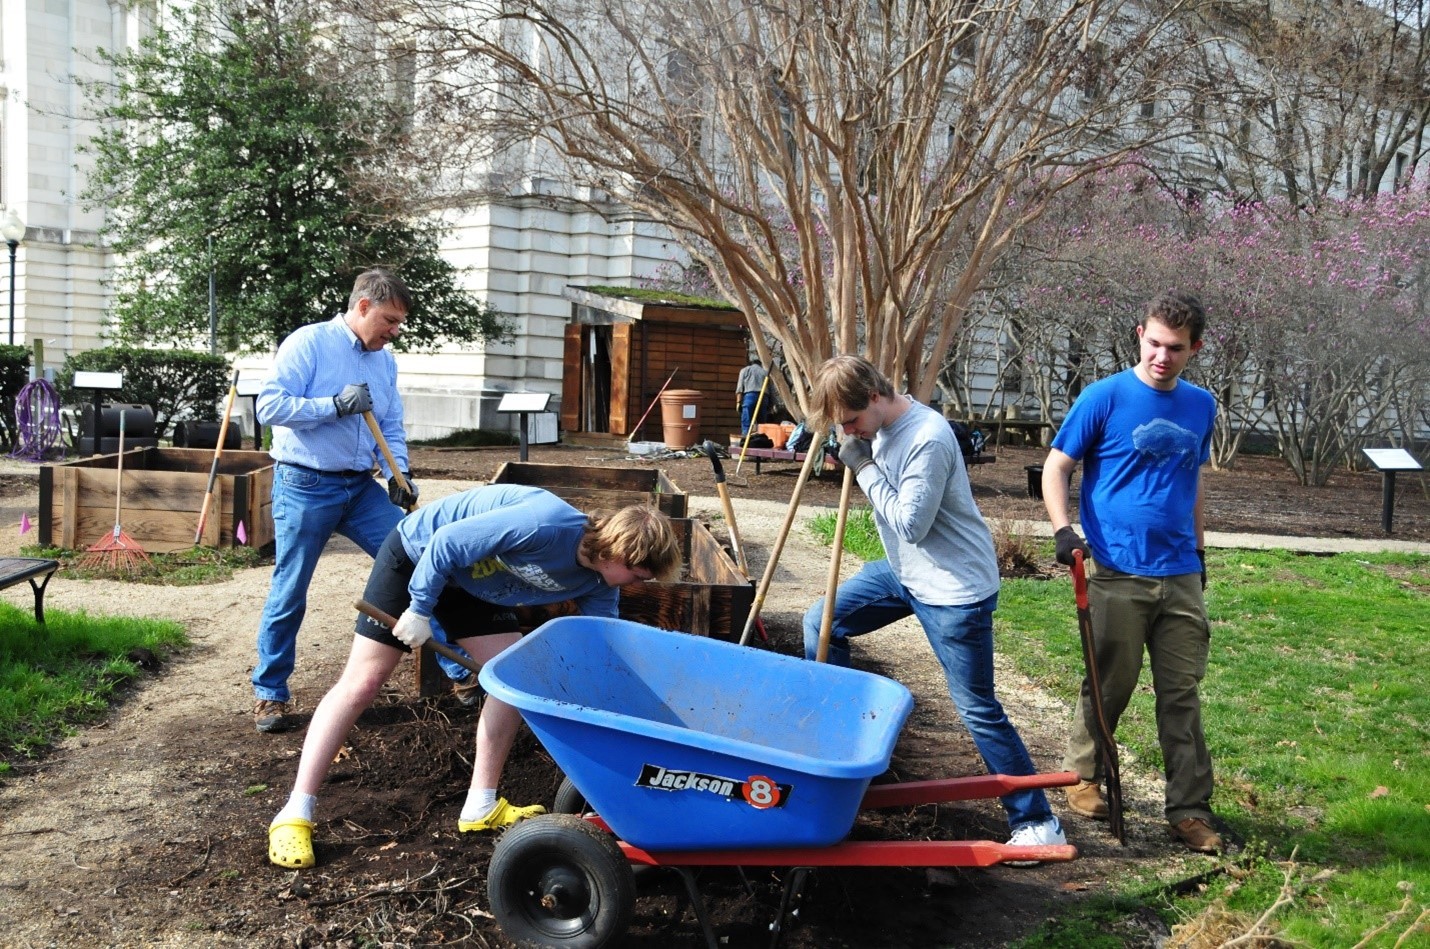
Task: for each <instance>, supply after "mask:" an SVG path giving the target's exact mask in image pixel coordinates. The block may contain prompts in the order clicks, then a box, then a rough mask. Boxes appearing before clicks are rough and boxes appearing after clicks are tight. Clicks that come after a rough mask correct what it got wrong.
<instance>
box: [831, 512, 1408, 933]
mask: <svg viewBox="0 0 1430 949" xmlns="http://www.w3.org/2000/svg"><path fill="white" fill-rule="evenodd" d="M816 530H817V531H822V532H824V534H825V536H826V538H828V536H830V535H831V534H832V518H826V519H825V521H824V522H823V523H822V524H817V525H816ZM864 552H865V553H866V554H867V553H869V550H868V549H867V548H866V549H865V551H864ZM1045 554H1046V552H1045ZM875 555H877V553H876V554H875ZM1208 571H1209V574H1210V586H1209V588H1208V591H1207V609H1208V613H1209V616H1210V619H1211V622H1212V651H1211V658H1210V663H1209V669H1208V672H1207V677H1206V680H1205V682H1204V683H1203V689H1202V698H1203V706H1204V708H1203V713H1204V723H1205V727H1206V732H1207V741H1208V744H1209V746H1210V749H1211V753H1212V758H1213V761H1214V764H1215V767H1216V773H1217V792H1216V797H1215V799H1214V801H1213V806H1214V808H1215V809H1216V812H1217V814H1218V815H1219V816H1220V817H1221V818H1222V819H1223V820H1225V822H1226V823H1227V825H1228V826H1229V827H1230V828H1231V829H1232V830H1233V832H1234V833H1235V835H1236V836H1237V837H1238V838H1240V839H1241V840H1242V841H1244V842H1245V846H1244V849H1243V850H1242V852H1241V854H1239V855H1238V854H1233V855H1231V856H1228V857H1225V858H1221V859H1220V860H1214V859H1211V858H1208V859H1207V861H1206V867H1204V868H1203V869H1205V868H1209V867H1214V866H1217V865H1219V864H1220V865H1222V866H1225V867H1230V866H1231V865H1232V864H1235V865H1236V867H1235V868H1236V872H1235V873H1229V874H1227V875H1226V876H1225V877H1224V878H1219V879H1224V880H1225V884H1226V885H1222V884H1221V883H1220V882H1219V883H1218V884H1216V885H1212V886H1209V887H1207V889H1206V891H1205V892H1204V893H1202V894H1199V895H1194V896H1191V897H1178V898H1175V899H1174V898H1173V897H1171V896H1169V895H1168V894H1169V893H1170V892H1171V889H1170V888H1169V886H1168V884H1169V883H1170V882H1172V881H1168V880H1159V879H1153V878H1148V879H1143V880H1129V881H1122V882H1120V883H1117V884H1115V885H1116V886H1117V893H1116V895H1115V898H1113V899H1111V900H1100V901H1097V902H1096V903H1095V904H1091V903H1090V904H1089V905H1088V906H1087V907H1086V908H1085V910H1084V912H1083V914H1081V915H1080V914H1079V913H1076V912H1075V913H1073V914H1071V915H1065V916H1064V917H1062V918H1060V919H1059V920H1058V921H1057V922H1056V923H1052V924H1049V926H1048V928H1047V930H1046V931H1045V932H1043V933H1040V934H1039V935H1038V936H1037V937H1036V938H1034V939H1032V940H1030V941H1029V942H1028V945H1029V946H1035V945H1036V946H1069V947H1071V946H1084V945H1089V944H1092V943H1090V942H1089V939H1090V934H1095V933H1102V934H1103V935H1108V936H1110V935H1111V934H1113V933H1114V932H1115V931H1116V926H1117V920H1118V919H1119V918H1121V917H1124V916H1126V915H1129V914H1131V913H1133V912H1135V911H1136V910H1137V909H1138V908H1139V907H1151V908H1152V909H1154V910H1156V911H1158V912H1160V913H1162V914H1164V916H1165V917H1166V918H1167V919H1168V921H1169V922H1175V921H1177V920H1180V919H1183V918H1186V917H1189V916H1196V915H1198V914H1200V913H1203V912H1204V911H1207V910H1208V908H1209V907H1210V908H1213V909H1215V910H1220V909H1222V908H1224V909H1225V910H1226V911H1228V912H1236V913H1242V914H1245V915H1246V916H1247V917H1248V918H1250V919H1255V918H1256V917H1257V916H1259V915H1260V914H1261V913H1262V912H1263V911H1264V910H1265V909H1267V908H1268V907H1270V906H1271V905H1272V903H1274V902H1275V901H1276V899H1277V896H1278V893H1280V892H1282V890H1283V884H1285V885H1286V892H1287V893H1288V894H1289V895H1290V897H1291V900H1290V902H1289V904H1288V905H1285V906H1283V907H1281V908H1280V909H1278V911H1277V912H1276V914H1275V915H1274V917H1273V921H1274V922H1273V924H1274V925H1275V926H1277V927H1278V928H1279V933H1278V935H1279V936H1280V937H1281V938H1283V939H1287V940H1294V941H1295V942H1296V943H1297V944H1301V945H1306V946H1323V947H1328V949H1329V947H1345V946H1352V945H1356V944H1357V943H1358V942H1359V941H1360V940H1361V938H1362V937H1363V936H1364V935H1365V934H1367V933H1369V932H1370V931H1371V930H1373V929H1376V928H1377V927H1380V926H1382V924H1385V923H1387V922H1389V925H1387V926H1385V928H1384V931H1382V932H1381V933H1379V934H1376V935H1374V936H1372V938H1371V939H1370V940H1369V941H1368V942H1366V943H1365V946H1367V947H1375V946H1384V947H1392V946H1397V945H1399V946H1401V947H1408V946H1412V945H1414V946H1427V945H1430V687H1428V686H1427V679H1430V635H1427V630H1430V557H1425V556H1414V555H1403V554H1374V555H1367V554H1338V555H1336V556H1332V557H1324V556H1298V555H1296V554H1292V553H1289V552H1287V551H1247V550H1212V551H1210V552H1209V553H1208ZM997 637H998V649H999V650H1000V652H1002V653H1003V654H1004V655H1006V656H1009V657H1011V658H1012V659H1013V661H1014V662H1015V664H1016V665H1017V666H1018V667H1019V669H1020V670H1021V671H1023V672H1024V673H1025V674H1027V675H1029V676H1030V677H1032V678H1033V679H1035V680H1036V681H1037V682H1038V683H1039V684H1040V685H1042V686H1043V687H1044V688H1046V689H1048V690H1049V691H1050V692H1052V693H1054V694H1056V695H1058V696H1061V697H1062V698H1063V699H1064V700H1066V701H1067V702H1068V703H1069V707H1071V702H1072V698H1073V695H1074V693H1075V691H1076V689H1077V687H1078V684H1079V682H1080V680H1081V675H1082V655H1081V651H1080V646H1079V643H1078V637H1077V620H1076V614H1075V612H1074V606H1073V600H1072V586H1071V583H1070V582H1069V580H1068V579H1067V577H1066V576H1065V575H1060V576H1057V577H1056V578H1054V579H1052V580H1005V581H1004V583H1003V588H1002V594H1001V596H1000V598H999V609H998V613H997ZM1144 679H1145V681H1147V682H1148V683H1149V685H1150V678H1146V674H1145V673H1144ZM1117 737H1118V741H1119V743H1120V744H1121V745H1123V746H1124V747H1125V748H1126V749H1128V751H1130V752H1131V753H1132V754H1133V755H1135V756H1136V758H1137V760H1138V761H1139V765H1140V766H1142V767H1145V768H1146V769H1148V770H1149V771H1152V772H1155V773H1157V774H1160V772H1161V753H1160V751H1159V749H1158V746H1157V741H1156V730H1155V722H1154V719H1153V696H1152V694H1151V689H1150V687H1149V688H1147V689H1145V690H1139V693H1138V694H1137V695H1136V696H1135V697H1134V699H1133V702H1132V705H1131V706H1130V707H1129V709H1128V711H1127V714H1126V715H1125V716H1124V717H1123V720H1122V723H1121V724H1120V725H1119V727H1118V734H1117ZM1293 852H1294V853H1295V861H1296V865H1295V867H1294V868H1292V869H1291V870H1290V874H1291V875H1290V879H1289V882H1288V881H1287V880H1285V879H1284V875H1285V872H1286V871H1287V869H1288V866H1287V861H1288V859H1289V858H1290V857H1291V855H1292V853H1293ZM1247 871H1249V872H1247ZM1417 917H1418V918H1419V919H1420V927H1419V928H1418V929H1417V930H1416V932H1414V933H1413V934H1411V935H1409V936H1408V937H1407V938H1405V939H1404V941H1402V942H1399V943H1397V940H1398V939H1400V938H1401V936H1402V935H1403V934H1405V933H1407V931H1408V930H1410V929H1411V928H1412V927H1414V925H1415V923H1416V920H1417ZM1109 944H1116V943H1115V942H1112V943H1109Z"/></svg>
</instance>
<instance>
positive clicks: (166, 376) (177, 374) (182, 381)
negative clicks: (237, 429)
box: [12, 346, 231, 437]
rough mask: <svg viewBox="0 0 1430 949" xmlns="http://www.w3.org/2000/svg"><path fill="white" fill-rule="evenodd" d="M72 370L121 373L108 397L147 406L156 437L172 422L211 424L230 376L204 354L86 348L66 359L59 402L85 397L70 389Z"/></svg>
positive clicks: (218, 360)
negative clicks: (151, 412)
mask: <svg viewBox="0 0 1430 949" xmlns="http://www.w3.org/2000/svg"><path fill="white" fill-rule="evenodd" d="M76 371H81V372H119V373H123V375H124V387H123V388H122V389H120V390H119V391H118V392H116V393H110V394H109V396H108V397H109V398H110V399H112V400H113V401H115V402H131V403H137V404H142V405H147V406H149V407H150V408H152V409H153V410H154V425H155V429H154V430H155V432H156V433H157V434H158V435H159V436H161V437H162V436H164V435H166V434H167V433H168V430H169V427H170V426H171V425H172V424H173V423H174V422H177V421H182V420H185V419H197V420H200V421H208V422H212V421H215V420H217V419H218V407H219V404H220V403H221V401H222V399H223V396H224V395H225V393H227V391H228V383H229V378H230V374H231V373H230V369H229V366H228V360H227V359H225V358H224V357H222V356H214V355H210V354H209V353H201V352H194V351H192V350H185V349H140V348H138V347H135V346H107V347H105V348H104V349H91V350H88V351H86V352H82V353H75V354H74V355H72V356H69V357H67V358H66V359H65V364H64V366H63V367H62V368H61V369H60V371H59V373H58V374H57V375H56V377H55V388H56V389H58V390H59V393H60V401H62V402H63V403H64V404H66V405H75V404H79V403H81V402H84V401H86V400H87V399H88V398H89V393H87V392H82V391H77V390H76V389H75V388H74V374H75V372H76ZM12 401H13V400H12Z"/></svg>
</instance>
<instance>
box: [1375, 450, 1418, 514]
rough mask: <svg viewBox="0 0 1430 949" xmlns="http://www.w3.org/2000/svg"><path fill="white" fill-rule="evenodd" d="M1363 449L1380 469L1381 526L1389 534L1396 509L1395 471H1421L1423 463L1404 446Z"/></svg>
mask: <svg viewBox="0 0 1430 949" xmlns="http://www.w3.org/2000/svg"><path fill="white" fill-rule="evenodd" d="M1361 451H1363V452H1365V456H1366V457H1367V458H1369V459H1370V463H1371V464H1373V465H1375V467H1376V469H1377V470H1379V471H1380V477H1381V494H1380V498H1381V500H1380V528H1381V530H1383V531H1385V532H1386V533H1387V534H1389V533H1390V523H1391V515H1392V513H1393V512H1394V510H1395V473H1396V472H1397V471H1419V470H1420V469H1421V464H1420V462H1418V461H1416V460H1415V456H1414V455H1412V454H1410V452H1408V451H1406V450H1405V449H1404V448H1362V449H1361Z"/></svg>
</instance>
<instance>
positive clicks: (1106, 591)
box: [1063, 564, 1212, 824]
mask: <svg viewBox="0 0 1430 949" xmlns="http://www.w3.org/2000/svg"><path fill="white" fill-rule="evenodd" d="M1087 587H1088V604H1089V607H1090V608H1091V610H1092V629H1093V650H1094V655H1095V658H1096V662H1097V669H1098V678H1099V682H1100V684H1101V686H1102V704H1103V712H1104V714H1106V716H1107V721H1108V724H1109V725H1110V726H1111V727H1112V730H1113V733H1114V734H1116V731H1117V722H1118V720H1119V719H1120V718H1121V717H1122V713H1123V712H1124V711H1125V710H1126V709H1127V703H1128V702H1129V701H1130V700H1131V698H1132V693H1133V691H1134V690H1135V689H1136V688H1137V679H1138V677H1139V676H1140V675H1141V673H1142V651H1143V649H1144V648H1145V649H1146V651H1147V656H1148V659H1149V660H1150V665H1151V667H1152V689H1153V691H1154V692H1155V693H1156V696H1157V740H1158V741H1159V742H1160V743H1161V746H1162V758H1163V761H1164V763H1165V768H1166V776H1167V791H1166V810H1165V813H1166V815H1167V820H1168V821H1170V822H1172V823H1174V824H1176V823H1179V822H1181V821H1183V820H1186V819H1187V818H1188V817H1203V818H1207V819H1210V818H1211V816H1212V815H1211V796H1212V762H1211V756H1210V755H1209V754H1207V743H1206V736H1205V735H1204V734H1203V732H1202V704H1201V697H1200V695H1199V694H1198V692H1197V686H1198V684H1199V683H1200V682H1201V681H1202V677H1203V676H1205V675H1206V672H1207V651H1208V648H1209V646H1210V644H1211V628H1210V626H1209V625H1208V624H1207V613H1206V605H1205V602H1204V601H1203V599H1202V588H1201V577H1200V575H1198V574H1195V573H1189V574H1184V575H1181V576H1175V577H1140V576H1135V575H1133V574H1129V573H1121V572H1119V571H1117V570H1113V569H1111V568H1109V567H1103V566H1099V565H1097V564H1092V565H1091V566H1090V568H1089V570H1088V584H1087ZM1096 734H1097V724H1096V721H1095V719H1094V717H1093V713H1092V697H1091V687H1090V686H1089V685H1088V682H1087V680H1086V679H1084V680H1083V683H1082V692H1081V695H1080V696H1079V699H1078V705H1077V710H1076V711H1075V713H1074V715H1073V726H1072V734H1071V735H1070V736H1069V738H1068V747H1067V753H1066V754H1065V755H1064V757H1063V768H1064V770H1067V771H1076V772H1077V773H1078V775H1079V776H1080V777H1082V778H1083V779H1084V780H1089V781H1093V780H1099V779H1100V778H1101V777H1102V772H1103V769H1102V762H1101V761H1099V760H1098V755H1097V739H1096Z"/></svg>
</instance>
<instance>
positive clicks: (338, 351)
mask: <svg viewBox="0 0 1430 949" xmlns="http://www.w3.org/2000/svg"><path fill="white" fill-rule="evenodd" d="M362 382H366V383H367V385H368V391H369V392H371V393H372V413H373V415H374V416H375V417H376V418H377V422H378V427H379V428H381V429H382V435H383V438H385V439H386V440H387V446H388V448H389V449H391V451H392V456H393V458H395V459H396V460H397V463H398V465H399V466H401V468H402V470H403V471H407V470H408V465H407V434H406V432H404V431H403V428H402V399H401V398H400V397H399V396H398V394H397V360H396V359H394V358H393V355H392V353H391V352H389V351H388V350H387V348H386V347H383V348H382V349H380V350H378V351H376V352H369V351H367V350H366V349H364V348H363V344H362V341H361V340H359V339H358V338H357V335H356V334H355V333H353V331H352V330H350V329H349V328H348V324H347V321H346V316H345V315H344V314H339V315H338V316H335V317H334V318H333V319H331V320H329V321H328V322H326V323H313V324H311V325H308V326H304V327H301V328H300V329H298V330H297V331H296V332H294V333H293V334H292V335H291V336H289V337H288V338H287V339H285V340H284V341H283V345H281V346H279V347H278V357H277V359H276V360H275V361H274V363H273V369H272V371H271V372H269V374H268V378H266V379H264V380H263V389H262V391H260V392H259V394H258V421H259V422H260V423H261V424H263V425H271V426H273V447H272V449H271V450H270V451H269V454H271V455H272V456H273V458H274V460H275V461H279V462H284V463H287V464H293V465H303V466H304V467H307V468H316V469H318V470H319V471H364V470H367V469H370V468H372V465H373V462H374V461H376V462H377V463H378V465H380V466H381V468H382V472H383V476H384V477H391V476H392V472H390V471H388V470H387V462H386V460H385V459H383V458H382V457H381V456H380V453H379V452H378V450H377V442H376V441H375V440H374V439H373V437H372V432H371V431H369V429H368V427H367V422H366V421H365V420H364V419H363V417H362V416H361V415H349V416H347V417H346V418H338V410H337V406H335V405H334V404H333V396H335V395H337V394H338V393H339V392H341V391H343V387H344V386H346V385H349V384H351V383H362Z"/></svg>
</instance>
